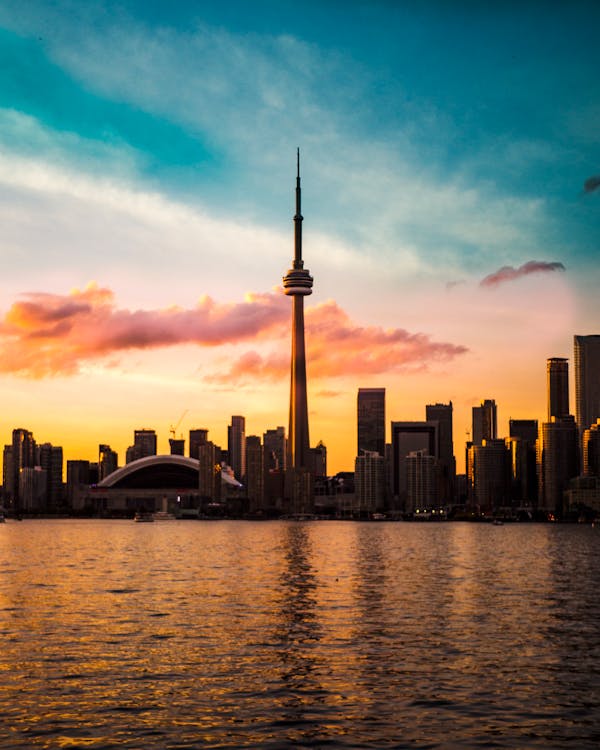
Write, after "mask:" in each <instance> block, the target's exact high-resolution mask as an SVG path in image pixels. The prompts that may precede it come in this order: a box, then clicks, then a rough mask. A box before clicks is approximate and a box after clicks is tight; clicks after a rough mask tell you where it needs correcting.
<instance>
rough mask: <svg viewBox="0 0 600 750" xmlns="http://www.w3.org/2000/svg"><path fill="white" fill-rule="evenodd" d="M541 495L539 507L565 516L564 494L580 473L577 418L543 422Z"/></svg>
mask: <svg viewBox="0 0 600 750" xmlns="http://www.w3.org/2000/svg"><path fill="white" fill-rule="evenodd" d="M539 451H540V455H539V469H540V477H539V481H540V498H539V503H538V508H539V509H541V510H543V511H545V512H547V513H552V514H557V515H559V516H560V515H562V514H563V511H564V509H565V508H564V504H563V499H564V498H563V495H564V493H565V491H566V490H567V489H568V486H569V482H570V480H571V479H573V478H574V477H576V476H577V475H578V474H579V433H578V430H577V424H576V422H575V417H573V416H571V415H568V416H566V417H562V418H559V417H552V419H551V421H550V422H544V423H543V424H542V433H541V436H540V441H539Z"/></svg>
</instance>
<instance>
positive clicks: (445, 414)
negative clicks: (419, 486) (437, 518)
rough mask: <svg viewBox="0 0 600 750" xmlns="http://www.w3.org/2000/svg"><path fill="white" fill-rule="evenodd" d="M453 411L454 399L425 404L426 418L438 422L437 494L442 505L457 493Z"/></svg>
mask: <svg viewBox="0 0 600 750" xmlns="http://www.w3.org/2000/svg"><path fill="white" fill-rule="evenodd" d="M452 412H453V407H452V401H450V403H448V404H427V405H426V406H425V419H426V420H427V421H428V422H437V423H438V429H439V434H438V441H439V456H438V464H439V472H438V487H437V490H436V495H437V502H438V503H439V504H441V505H445V504H446V503H450V502H452V500H453V498H454V494H455V490H454V485H455V482H456V459H455V458H454V443H453V440H452Z"/></svg>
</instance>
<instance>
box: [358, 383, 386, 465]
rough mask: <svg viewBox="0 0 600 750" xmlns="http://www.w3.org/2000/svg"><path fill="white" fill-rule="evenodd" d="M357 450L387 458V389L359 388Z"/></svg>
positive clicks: (359, 452)
mask: <svg viewBox="0 0 600 750" xmlns="http://www.w3.org/2000/svg"><path fill="white" fill-rule="evenodd" d="M356 422H357V449H356V455H357V456H360V455H361V453H363V452H364V451H369V452H370V453H378V454H379V455H380V456H385V388H359V389H358V396H357V399H356Z"/></svg>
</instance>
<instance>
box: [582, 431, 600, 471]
mask: <svg viewBox="0 0 600 750" xmlns="http://www.w3.org/2000/svg"><path fill="white" fill-rule="evenodd" d="M582 453H583V474H584V475H585V476H588V477H600V418H599V419H597V420H596V423H595V424H593V425H592V426H591V427H588V428H587V430H584V431H583V451H582Z"/></svg>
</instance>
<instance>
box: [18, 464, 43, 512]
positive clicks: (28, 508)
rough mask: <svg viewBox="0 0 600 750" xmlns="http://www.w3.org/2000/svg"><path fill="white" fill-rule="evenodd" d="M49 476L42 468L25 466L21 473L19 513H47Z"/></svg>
mask: <svg viewBox="0 0 600 750" xmlns="http://www.w3.org/2000/svg"><path fill="white" fill-rule="evenodd" d="M47 488H48V476H47V474H46V472H45V471H44V469H42V467H41V466H24V467H23V468H22V469H21V471H20V472H19V512H20V513H34V514H35V513H46V511H47Z"/></svg>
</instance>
